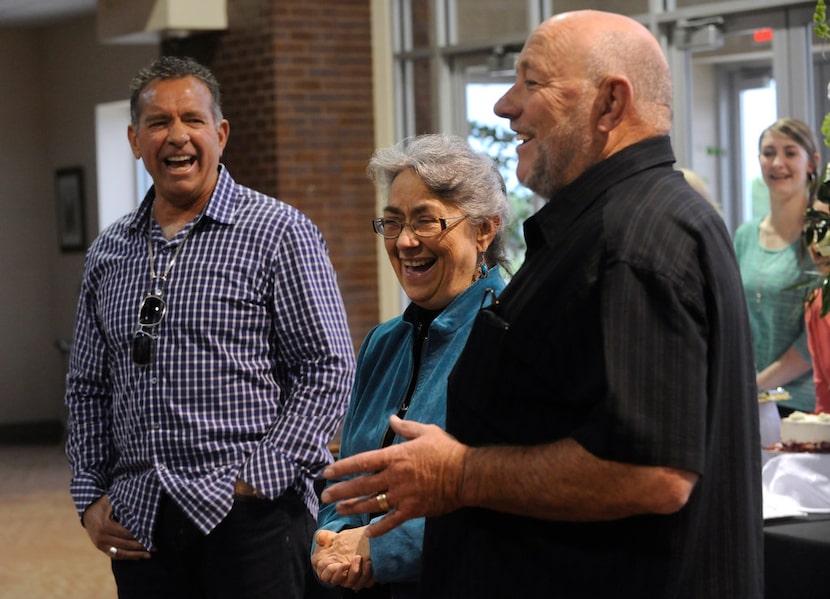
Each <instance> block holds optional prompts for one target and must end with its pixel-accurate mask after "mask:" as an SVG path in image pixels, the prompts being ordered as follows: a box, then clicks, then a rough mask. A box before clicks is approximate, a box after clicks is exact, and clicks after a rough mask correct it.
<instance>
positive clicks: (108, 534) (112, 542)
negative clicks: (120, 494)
mask: <svg viewBox="0 0 830 599" xmlns="http://www.w3.org/2000/svg"><path fill="white" fill-rule="evenodd" d="M81 521H82V522H83V525H84V528H86V534H88V535H89V538H90V539H92V544H93V545H95V546H96V547H97V548H98V549H100V550H101V551H103V552H104V553H106V554H107V556H109V557H110V558H112V559H148V558H149V557H150V552H149V551H147V550H146V549H145V548H144V545H142V544H141V543H139V542H138V541H136V540H135V538H134V537H133V535H131V534H130V531H128V530H127V529H126V528H124V527H123V526H121V525H120V524H119V523H118V522H116V521H115V520H114V519H113V514H112V506H111V505H110V498H109V497H108V496H107V495H102V496H101V497H100V498H98V499H97V500H95V502H94V503H92V504H90V506H89V507H88V508H86V511H85V512H84V515H83V518H82V520H81Z"/></svg>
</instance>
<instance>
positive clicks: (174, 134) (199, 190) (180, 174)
mask: <svg viewBox="0 0 830 599" xmlns="http://www.w3.org/2000/svg"><path fill="white" fill-rule="evenodd" d="M138 102H139V104H138V106H139V114H140V117H139V122H138V126H137V127H133V126H132V125H130V127H129V129H128V131H127V134H128V136H129V139H130V146H131V147H132V150H133V155H134V156H135V157H136V158H137V159H138V158H141V159H142V160H143V162H144V166H145V167H146V168H147V171H148V172H149V173H150V176H151V177H152V178H153V184H154V186H155V191H156V201H159V202H162V203H165V202H166V203H169V204H171V205H173V206H175V207H177V208H180V209H193V208H200V207H201V206H202V205H203V204H204V203H206V202H207V201H208V200H209V199H210V196H211V193H212V192H213V188H214V186H215V185H216V180H217V178H218V170H217V169H218V166H219V160H220V158H221V157H222V151H223V150H224V149H225V144H226V143H227V139H228V131H229V126H228V122H227V121H226V120H224V119H222V121H221V122H220V123H216V121H215V119H214V116H213V100H212V97H211V95H210V91H209V90H208V88H207V86H205V85H204V84H203V83H202V82H201V81H199V80H198V79H196V78H195V77H190V76H188V77H181V78H176V79H163V80H156V81H153V82H151V83H150V84H149V85H147V87H146V88H144V90H143V91H142V92H141V95H140V96H139V100H138Z"/></svg>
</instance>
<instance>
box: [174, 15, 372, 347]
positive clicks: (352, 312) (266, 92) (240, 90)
mask: <svg viewBox="0 0 830 599" xmlns="http://www.w3.org/2000/svg"><path fill="white" fill-rule="evenodd" d="M370 16H371V15H370V8H369V0H314V1H313V2H297V0H228V21H229V23H228V25H229V27H228V31H226V32H222V33H221V34H219V35H217V36H211V37H209V38H206V37H203V39H201V40H198V39H191V40H190V41H185V42H179V43H178V44H177V45H176V47H175V48H166V49H165V50H166V51H171V50H175V52H177V53H187V52H188V51H190V52H189V53H190V54H191V55H193V56H195V57H196V58H198V59H200V60H202V61H203V62H206V63H207V64H208V65H209V66H210V67H211V69H212V70H213V72H214V73H215V74H216V76H217V78H218V79H219V82H220V84H221V86H222V93H223V102H222V103H223V109H224V113H225V117H226V118H227V119H228V120H229V121H230V124H231V134H230V139H229V142H228V147H227V148H226V150H225V155H224V157H223V162H224V163H225V164H226V165H227V166H228V168H229V170H230V172H231V174H232V175H233V176H234V178H235V179H236V180H237V181H238V182H240V183H242V184H244V185H247V186H249V187H253V188H255V189H257V190H259V191H262V192H264V193H267V194H269V195H274V196H276V197H278V198H279V199H281V200H283V201H284V202H287V203H289V204H292V205H294V206H296V207H297V208H299V209H300V210H302V211H303V212H304V213H306V214H307V215H308V216H309V217H310V218H311V219H312V220H313V221H314V222H315V223H316V224H317V226H318V227H319V228H320V230H321V231H322V233H323V235H324V237H325V239H326V242H327V243H328V246H329V251H330V254H331V259H332V263H333V264H334V267H335V269H336V271H337V274H338V281H339V284H340V289H341V292H342V294H343V299H344V301H345V304H346V310H347V313H348V318H349V326H350V328H351V332H352V339H353V341H354V344H355V347H357V346H358V345H359V344H360V342H361V341H362V339H363V337H364V336H365V334H366V332H367V331H368V330H369V328H370V327H371V326H373V325H374V324H376V323H377V320H378V292H377V268H378V265H377V258H376V253H375V243H376V241H375V239H374V234H373V233H372V229H371V225H370V220H371V219H372V217H373V216H375V214H374V213H375V192H374V187H373V186H372V184H371V182H370V181H369V180H368V179H367V177H366V173H365V169H366V164H367V162H368V160H369V157H370V156H371V154H372V151H373V150H374V128H373V108H372V50H371V26H370ZM188 45H189V46H190V47H188Z"/></svg>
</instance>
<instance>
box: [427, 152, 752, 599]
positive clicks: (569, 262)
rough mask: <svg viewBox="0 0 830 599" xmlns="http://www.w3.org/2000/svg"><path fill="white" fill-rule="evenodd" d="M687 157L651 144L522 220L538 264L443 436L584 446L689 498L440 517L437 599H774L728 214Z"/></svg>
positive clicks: (435, 551) (482, 324)
mask: <svg viewBox="0 0 830 599" xmlns="http://www.w3.org/2000/svg"><path fill="white" fill-rule="evenodd" d="M673 162H674V156H673V153H672V151H671V146H670V142H669V139H668V137H660V138H653V139H650V140H646V141H644V142H640V143H638V144H636V145H634V146H631V147H629V148H626V149H625V150H623V151H621V152H619V153H617V154H614V155H612V156H611V157H610V158H609V159H607V160H605V161H603V162H601V163H600V164H598V165H596V166H594V167H592V168H591V169H590V170H589V171H587V172H586V173H584V174H583V175H582V176H581V177H580V178H579V179H578V180H576V181H575V182H573V183H572V184H571V185H569V186H568V187H567V188H565V189H563V190H562V191H561V192H560V193H559V194H557V195H556V196H555V197H554V198H552V199H551V200H550V202H549V203H548V204H547V205H546V206H545V207H544V208H542V209H541V210H540V211H539V212H538V213H537V214H536V215H535V216H534V217H532V218H531V219H530V220H529V221H528V222H527V223H526V226H525V236H526V239H527V243H528V255H527V260H526V262H525V264H524V266H523V267H522V268H521V269H520V270H519V272H518V273H517V274H516V276H515V277H514V278H513V280H512V281H511V282H510V284H509V285H508V286H507V288H506V289H505V291H504V292H503V294H502V295H501V297H500V301H499V304H498V305H497V306H493V307H491V308H488V309H485V310H483V311H482V312H481V313H480V314H479V316H478V319H477V321H476V323H475V325H474V327H473V331H472V333H471V335H470V339H469V341H468V343H467V345H466V348H465V351H464V352H463V353H462V355H461V357H460V358H459V361H458V363H457V365H456V368H455V370H454V372H453V375H452V376H451V378H450V384H449V397H448V412H447V430H448V431H449V432H450V433H452V434H453V435H455V436H456V437H458V438H459V440H461V441H463V442H465V443H468V444H472V445H488V444H499V443H508V444H522V445H532V444H538V443H546V442H551V441H555V440H558V439H561V438H565V437H572V438H574V439H576V440H577V441H578V442H579V443H580V444H581V445H582V446H583V447H585V448H586V449H587V450H588V451H590V452H591V453H593V454H594V455H596V456H598V457H600V458H604V459H608V460H614V461H618V462H625V463H632V464H643V465H655V466H669V467H674V468H680V469H685V470H691V471H694V472H697V473H699V474H700V475H701V476H700V479H699V482H698V483H697V485H696V488H695V490H694V491H693V493H692V496H691V498H690V500H689V502H688V503H687V505H686V506H685V507H684V508H683V509H681V510H680V511H679V512H678V513H676V514H672V515H668V516H656V515H655V516H639V517H634V518H627V519H624V520H617V521H609V522H588V523H569V522H545V521H540V520H535V519H531V518H522V517H518V516H512V515H507V514H500V513H496V512H491V511H488V510H480V509H464V510H460V511H458V512H455V513H453V514H450V515H447V516H444V517H440V518H435V519H430V520H429V521H428V523H427V533H426V538H425V550H424V589H425V595H424V596H429V597H460V596H470V597H505V596H522V597H525V596H527V597H541V596H545V597H560V596H561V597H568V598H572V597H660V598H661V599H663V598H669V597H673V598H676V597H684V598H686V597H688V598H692V597H694V598H699V599H714V598H724V599H726V598H728V599H736V598H753V599H754V598H759V597H760V596H761V588H762V571H763V570H762V560H763V550H762V546H763V544H762V520H761V484H760V463H759V461H760V440H759V432H758V416H757V399H756V395H755V371H754V366H753V359H752V349H751V341H750V333H749V328H748V321H747V315H746V305H745V301H744V295H743V290H742V287H741V280H740V276H739V273H738V268H737V264H736V260H735V255H734V252H733V249H732V243H731V240H730V238H729V234H728V232H727V230H726V228H725V226H724V223H723V222H722V219H721V218H720V216H719V215H718V214H717V213H716V212H715V211H714V210H713V209H712V208H711V207H710V206H709V205H708V204H707V203H706V202H705V200H703V198H701V197H700V196H699V195H698V194H697V193H696V192H694V191H693V190H692V189H691V188H690V187H689V186H688V185H687V184H686V182H685V180H684V179H683V176H682V174H680V173H679V172H676V171H675V170H674V169H673V166H672V163H673ZM502 573H503V574H502Z"/></svg>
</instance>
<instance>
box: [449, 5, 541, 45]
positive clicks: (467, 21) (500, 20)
mask: <svg viewBox="0 0 830 599" xmlns="http://www.w3.org/2000/svg"><path fill="white" fill-rule="evenodd" d="M453 4H454V5H455V9H456V11H455V12H456V14H455V15H454V17H455V19H454V22H455V23H456V27H455V28H456V38H455V39H454V40H453V42H454V43H459V44H463V43H467V42H476V41H483V40H492V39H493V38H494V37H505V36H513V35H518V36H519V37H520V38H523V37H524V36H526V35H527V33H528V19H529V17H528V7H527V0H455V2H454V3H453Z"/></svg>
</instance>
